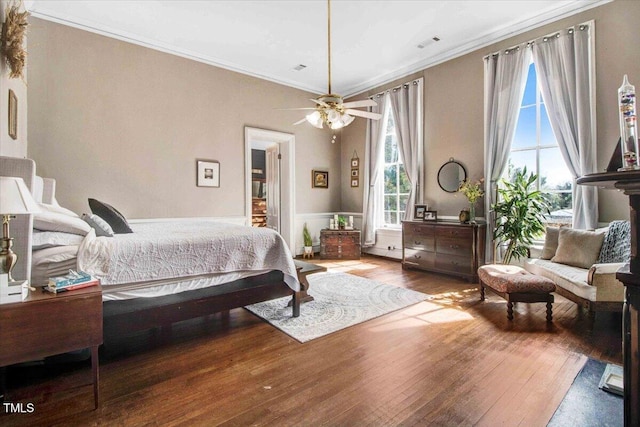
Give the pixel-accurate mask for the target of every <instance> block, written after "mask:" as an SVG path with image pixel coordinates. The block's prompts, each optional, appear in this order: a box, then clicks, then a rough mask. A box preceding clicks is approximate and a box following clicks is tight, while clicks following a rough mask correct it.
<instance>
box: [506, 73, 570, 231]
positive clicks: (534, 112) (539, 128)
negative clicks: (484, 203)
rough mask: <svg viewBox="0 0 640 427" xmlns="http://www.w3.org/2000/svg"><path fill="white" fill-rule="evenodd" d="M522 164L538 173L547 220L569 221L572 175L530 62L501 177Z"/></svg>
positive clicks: (514, 171)
mask: <svg viewBox="0 0 640 427" xmlns="http://www.w3.org/2000/svg"><path fill="white" fill-rule="evenodd" d="M525 166H526V168H527V173H529V172H534V173H536V174H537V175H538V181H537V184H536V185H537V189H538V190H540V191H542V192H543V193H544V194H545V196H546V198H547V201H548V202H549V210H550V211H551V215H550V217H549V218H548V222H549V223H552V224H571V220H572V212H573V210H572V209H573V204H572V185H573V177H572V175H571V172H569V169H568V168H567V166H566V164H565V163H564V159H563V158H562V154H561V153H560V148H559V147H558V142H557V141H556V138H555V136H554V134H553V130H552V129H551V124H550V123H549V116H548V115H547V109H546V108H545V105H544V102H543V100H542V94H541V92H540V88H539V87H538V81H537V78H536V67H535V64H533V63H531V65H530V66H529V72H528V76H527V83H526V86H525V91H524V96H523V97H522V103H521V105H520V117H519V118H518V124H517V125H516V133H515V137H514V139H513V143H512V145H511V154H510V157H509V163H508V165H507V170H506V172H505V175H504V176H503V178H506V179H512V177H513V175H514V174H515V173H516V171H518V170H522V169H523V168H524V167H525Z"/></svg>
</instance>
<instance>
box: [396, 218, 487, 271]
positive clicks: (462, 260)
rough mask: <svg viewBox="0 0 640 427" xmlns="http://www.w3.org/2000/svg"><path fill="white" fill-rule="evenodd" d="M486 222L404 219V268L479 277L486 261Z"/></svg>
mask: <svg viewBox="0 0 640 427" xmlns="http://www.w3.org/2000/svg"><path fill="white" fill-rule="evenodd" d="M485 229H486V225H485V224H483V223H475V224H460V223H459V222H453V221H451V222H449V221H431V222H424V221H403V222H402V267H403V268H417V269H420V270H426V271H434V272H438V273H445V274H451V275H454V276H461V277H464V278H465V279H467V280H469V281H476V280H478V275H477V271H478V267H479V266H481V265H483V264H484V258H485V255H484V246H485Z"/></svg>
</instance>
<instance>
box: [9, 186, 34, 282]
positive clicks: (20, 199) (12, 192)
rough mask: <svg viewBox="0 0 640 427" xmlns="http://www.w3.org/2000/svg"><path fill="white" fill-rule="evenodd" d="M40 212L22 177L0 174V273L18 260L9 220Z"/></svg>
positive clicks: (11, 279) (10, 268)
mask: <svg viewBox="0 0 640 427" xmlns="http://www.w3.org/2000/svg"><path fill="white" fill-rule="evenodd" d="M36 212H40V208H39V207H38V204H37V203H36V201H35V200H33V197H31V192H30V191H29V189H28V188H27V186H26V185H25V183H24V181H23V180H22V178H15V177H7V176H0V215H2V239H1V240H0V274H6V275H8V278H9V281H10V282H12V281H13V278H12V277H11V270H12V269H13V267H14V266H15V265H16V262H17V261H18V255H16V254H15V253H14V252H13V251H12V250H11V246H13V238H12V237H10V236H9V221H11V218H15V216H14V215H17V214H29V213H36Z"/></svg>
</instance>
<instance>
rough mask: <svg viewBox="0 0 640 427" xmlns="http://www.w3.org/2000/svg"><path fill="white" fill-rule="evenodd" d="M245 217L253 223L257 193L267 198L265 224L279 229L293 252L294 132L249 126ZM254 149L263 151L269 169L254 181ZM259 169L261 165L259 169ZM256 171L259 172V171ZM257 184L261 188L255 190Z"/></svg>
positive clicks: (245, 134)
mask: <svg viewBox="0 0 640 427" xmlns="http://www.w3.org/2000/svg"><path fill="white" fill-rule="evenodd" d="M244 139H245V217H246V222H247V224H248V225H251V224H252V222H253V210H254V209H253V205H254V197H253V196H254V195H259V196H261V197H258V198H256V199H258V200H256V202H257V203H260V200H259V199H266V200H265V202H266V203H265V205H264V207H263V209H264V211H265V214H266V217H265V225H267V226H269V227H270V228H273V229H275V230H276V231H278V232H279V233H280V234H281V235H282V237H283V238H284V240H285V242H286V243H287V245H288V246H289V249H290V250H291V251H292V252H293V251H294V248H293V245H294V243H295V238H294V213H295V196H294V195H295V185H294V182H295V179H294V178H295V167H294V165H295V162H294V160H295V152H294V143H295V136H294V135H293V134H290V133H283V132H276V131H271V130H266V129H259V128H252V127H248V126H246V127H245V130H244ZM252 150H262V151H264V155H265V168H264V170H263V176H262V179H261V180H257V181H258V184H259V185H256V183H255V182H254V178H253V177H254V176H257V175H254V174H253V172H254V171H252V169H254V168H252ZM258 169H259V168H258ZM255 172H256V173H257V172H258V171H255ZM254 187H257V188H255V189H254Z"/></svg>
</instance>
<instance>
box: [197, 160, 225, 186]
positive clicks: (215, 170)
mask: <svg viewBox="0 0 640 427" xmlns="http://www.w3.org/2000/svg"><path fill="white" fill-rule="evenodd" d="M197 163H198V168H197V169H198V179H197V183H196V184H197V186H198V187H220V162H216V161H213V160H198V161H197Z"/></svg>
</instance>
